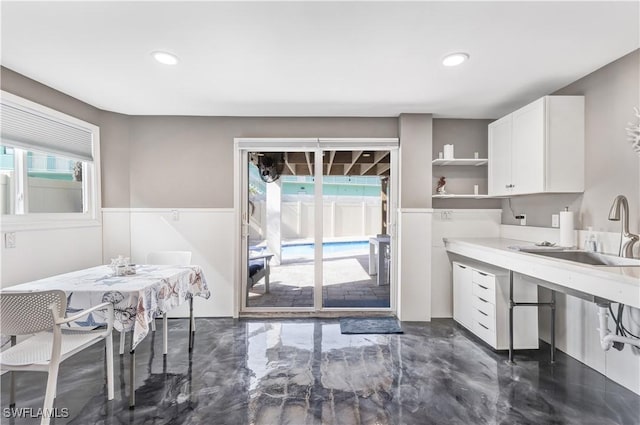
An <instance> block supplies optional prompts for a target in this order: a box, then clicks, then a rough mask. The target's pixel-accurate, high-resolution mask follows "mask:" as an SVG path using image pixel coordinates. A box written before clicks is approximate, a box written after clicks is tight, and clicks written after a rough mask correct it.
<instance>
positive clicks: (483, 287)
mask: <svg viewBox="0 0 640 425" xmlns="http://www.w3.org/2000/svg"><path fill="white" fill-rule="evenodd" d="M476 285H478V286H479V287H481V288H482V289H487V290H488V289H489V287H488V286H482V285H480V284H479V283H476Z"/></svg>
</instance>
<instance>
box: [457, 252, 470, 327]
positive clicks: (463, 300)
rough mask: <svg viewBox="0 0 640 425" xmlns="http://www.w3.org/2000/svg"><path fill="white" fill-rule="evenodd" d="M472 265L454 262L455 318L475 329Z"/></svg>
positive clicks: (465, 325)
mask: <svg viewBox="0 0 640 425" xmlns="http://www.w3.org/2000/svg"><path fill="white" fill-rule="evenodd" d="M472 301H473V298H472V293H471V267H469V266H466V265H464V264H460V263H457V262H455V261H454V263H453V320H455V321H456V322H458V323H460V324H461V325H463V326H464V327H466V328H467V329H469V330H473V317H472V314H473V305H472Z"/></svg>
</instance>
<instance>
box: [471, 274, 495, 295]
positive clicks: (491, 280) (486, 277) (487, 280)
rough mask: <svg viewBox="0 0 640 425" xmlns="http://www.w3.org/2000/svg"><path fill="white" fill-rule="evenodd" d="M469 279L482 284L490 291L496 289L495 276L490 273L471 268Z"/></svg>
mask: <svg viewBox="0 0 640 425" xmlns="http://www.w3.org/2000/svg"><path fill="white" fill-rule="evenodd" d="M471 281H472V282H474V283H477V284H479V285H481V286H484V287H485V288H488V289H491V291H492V292H494V291H495V290H496V277H495V276H494V275H492V274H491V273H485V272H483V271H480V270H473V271H472V272H471Z"/></svg>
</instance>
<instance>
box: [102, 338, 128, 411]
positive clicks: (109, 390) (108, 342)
mask: <svg viewBox="0 0 640 425" xmlns="http://www.w3.org/2000/svg"><path fill="white" fill-rule="evenodd" d="M123 335H124V334H123ZM104 341H105V345H106V352H105V355H106V356H107V400H113V335H112V334H109V335H107V336H106V337H105V339H104Z"/></svg>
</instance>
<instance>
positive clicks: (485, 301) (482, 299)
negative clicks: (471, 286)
mask: <svg viewBox="0 0 640 425" xmlns="http://www.w3.org/2000/svg"><path fill="white" fill-rule="evenodd" d="M478 299H479V300H480V301H482V302H483V303H487V304H488V303H489V301H487V300H485V299H484V298H480V297H478Z"/></svg>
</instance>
